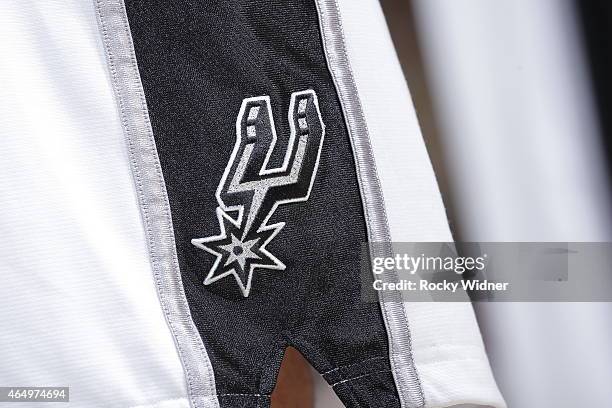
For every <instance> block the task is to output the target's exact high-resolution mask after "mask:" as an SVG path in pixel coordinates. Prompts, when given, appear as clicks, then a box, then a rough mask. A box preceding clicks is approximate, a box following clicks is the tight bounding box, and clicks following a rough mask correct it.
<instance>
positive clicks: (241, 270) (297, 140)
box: [191, 90, 325, 297]
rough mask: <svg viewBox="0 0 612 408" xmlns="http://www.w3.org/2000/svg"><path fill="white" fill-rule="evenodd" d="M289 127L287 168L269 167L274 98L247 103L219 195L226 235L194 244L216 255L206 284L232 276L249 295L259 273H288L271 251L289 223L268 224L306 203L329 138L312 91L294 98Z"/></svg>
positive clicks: (272, 151) (273, 145) (273, 144)
mask: <svg viewBox="0 0 612 408" xmlns="http://www.w3.org/2000/svg"><path fill="white" fill-rule="evenodd" d="M289 127H290V130H291V132H290V135H289V141H288V143H287V146H286V149H285V154H284V157H283V159H282V164H281V165H280V166H279V167H274V168H270V165H269V162H270V160H271V157H272V155H273V154H277V153H275V152H276V150H275V149H277V146H276V141H277V135H276V128H275V125H274V119H273V116H272V107H271V105H270V98H269V97H268V96H258V97H255V98H246V99H244V100H243V101H242V106H241V108H240V113H239V114H238V118H237V120H236V144H235V145H234V150H233V151H232V155H231V157H230V159H229V162H228V164H227V167H226V168H225V172H224V173H223V176H222V178H221V181H220V182H219V186H218V188H217V192H216V198H217V202H218V204H219V206H218V207H217V210H216V211H217V218H218V220H219V227H220V229H221V233H220V234H219V235H216V236H212V237H207V238H196V239H192V240H191V242H192V244H193V245H195V246H196V247H198V248H201V249H203V250H204V251H206V252H209V253H210V254H212V255H215V256H216V257H217V258H216V260H215V262H214V264H213V266H212V268H211V270H210V271H209V272H208V275H207V276H206V278H205V279H204V284H205V285H210V284H211V283H214V282H216V281H218V280H219V279H222V278H224V277H227V276H229V275H232V276H233V277H234V279H235V280H236V283H237V284H238V287H239V288H240V291H241V292H242V295H243V296H244V297H247V296H249V293H250V291H251V281H252V279H253V272H254V271H255V270H256V269H275V270H284V269H285V265H284V264H283V263H282V262H281V261H280V260H279V259H277V258H276V257H275V256H274V255H272V254H271V253H270V252H269V251H268V250H267V249H266V246H267V245H268V244H269V243H270V241H272V240H273V239H274V237H275V236H276V235H277V234H279V233H280V231H281V230H282V228H283V227H284V225H285V223H284V222H278V223H276V224H270V225H268V222H269V220H270V218H271V217H272V215H273V214H274V211H275V210H276V208H277V207H278V206H280V205H287V204H291V203H296V202H299V201H306V200H308V197H309V195H310V191H311V189H312V185H313V183H314V180H315V177H316V174H317V168H318V166H319V158H320V155H321V148H322V147H323V139H324V137H325V125H324V124H323V120H322V119H321V112H320V110H319V104H318V100H317V95H316V93H315V92H314V91H313V90H306V91H302V92H295V93H293V94H292V95H291V101H290V105H289ZM230 214H233V216H232V215H230Z"/></svg>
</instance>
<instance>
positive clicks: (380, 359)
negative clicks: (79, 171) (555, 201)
mask: <svg viewBox="0 0 612 408" xmlns="http://www.w3.org/2000/svg"><path fill="white" fill-rule="evenodd" d="M126 7H127V11H128V17H129V23H130V29H131V32H132V37H133V40H134V46H135V49H136V56H137V60H138V67H139V70H140V74H141V78H142V82H143V87H144V90H145V95H146V100H147V105H148V109H149V115H150V118H151V123H152V127H153V132H154V136H155V141H156V144H157V149H158V152H159V157H160V161H161V164H162V170H163V175H164V179H165V183H166V187H167V190H168V195H169V200H170V207H171V211H172V219H173V224H174V231H175V238H176V246H177V252H178V258H179V264H180V268H181V273H182V278H183V284H184V287H185V292H186V296H187V299H188V302H189V306H190V309H191V313H192V316H193V319H194V321H195V323H196V326H197V327H198V330H199V331H200V334H201V335H202V339H203V341H204V344H205V346H206V349H207V351H208V354H209V356H210V358H211V361H212V365H213V369H214V372H215V381H216V387H217V393H218V395H219V400H220V403H221V406H222V407H240V408H247V407H267V406H268V405H269V395H270V393H271V392H272V390H273V388H274V385H275V381H276V375H277V372H278V369H279V365H280V362H281V360H282V357H283V353H284V349H285V348H286V347H287V346H288V345H291V346H293V347H295V348H296V349H298V350H299V351H300V352H301V353H302V354H303V355H304V356H305V357H306V358H307V359H308V360H309V361H310V362H311V364H312V365H313V366H314V367H315V368H316V369H317V370H318V371H319V372H320V373H322V374H324V378H325V379H326V380H327V381H328V382H329V383H330V384H331V385H333V388H334V390H335V391H336V392H337V393H338V395H339V396H340V398H341V399H342V401H343V402H344V403H345V404H346V405H347V406H349V407H362V408H365V407H385V408H393V407H399V401H398V398H397V392H396V389H395V386H394V383H393V378H392V376H391V372H390V367H389V361H388V345H387V336H386V332H385V328H384V323H383V320H382V316H381V311H380V306H379V305H378V304H377V303H366V302H362V301H361V299H360V284H361V278H360V265H359V263H360V249H361V243H363V242H365V241H366V239H367V237H366V227H365V220H364V213H363V209H362V204H361V197H360V193H359V187H358V184H357V176H356V170H355V163H354V160H353V156H352V150H351V146H350V140H349V137H348V134H347V130H346V127H345V124H344V120H343V116H342V111H341V107H340V103H339V100H338V97H337V95H336V92H335V89H334V85H333V82H332V79H331V76H330V73H329V71H328V67H327V65H326V61H325V56H324V52H323V47H322V43H321V38H320V33H319V25H318V19H317V12H316V8H315V4H314V1H306V0H283V1H267V0H265V1H264V0H251V1H238V0H206V1H185V0H177V1H161V0H158V1H146V2H141V1H136V0H127V1H126ZM308 89H312V90H314V91H315V92H316V94H317V96H318V102H319V106H320V110H321V117H322V120H323V122H324V123H325V126H326V134H325V140H324V142H323V147H322V150H321V157H320V163H319V166H318V173H317V175H316V178H315V180H314V184H313V187H312V191H311V194H310V197H309V199H308V200H307V201H302V202H297V203H292V204H288V205H281V206H279V207H278V209H277V210H276V212H275V213H274V215H273V216H272V218H271V220H270V222H271V223H275V222H285V223H286V225H285V226H284V228H283V229H282V230H281V231H280V232H279V233H278V235H277V236H276V237H275V238H274V239H273V240H272V241H271V242H270V244H269V245H268V247H267V249H268V250H269V251H270V253H272V254H274V256H276V257H277V258H278V259H279V260H281V261H282V262H283V263H284V264H285V265H286V269H285V270H255V271H254V274H253V281H252V288H251V292H250V294H249V296H248V297H243V296H242V294H241V293H240V291H239V290H238V286H237V284H236V281H235V280H234V278H233V277H232V276H227V277H225V278H223V279H220V280H219V281H217V282H214V283H212V284H210V285H207V286H205V285H204V284H203V281H204V279H205V277H206V276H207V274H208V272H209V271H210V269H211V267H212V266H213V263H214V261H215V256H213V255H211V254H210V253H207V252H205V251H202V250H201V249H199V248H196V247H195V246H194V245H192V244H191V242H190V241H191V240H192V239H194V238H202V237H209V236H213V235H218V234H219V233H220V226H219V222H218V220H217V216H216V213H215V210H216V208H217V206H218V203H217V200H216V198H215V192H216V189H217V186H218V185H219V183H220V180H221V178H222V175H223V172H224V169H225V167H226V165H227V163H228V160H229V158H230V155H231V153H232V149H233V147H234V143H235V141H236V119H237V117H238V114H239V110H240V106H241V103H242V101H243V100H244V99H245V98H249V97H257V96H263V95H268V96H269V97H270V101H271V106H272V113H273V117H274V121H275V123H276V129H277V133H278V146H281V147H282V146H285V145H286V144H287V140H288V135H289V133H290V132H289V123H288V117H287V113H288V111H289V103H290V97H291V94H292V93H293V92H298V91H304V90H308ZM283 153H284V149H283V148H280V149H277V150H276V151H275V153H274V154H273V155H272V157H271V160H270V163H271V164H272V165H278V164H279V163H280V162H281V160H282V156H283Z"/></svg>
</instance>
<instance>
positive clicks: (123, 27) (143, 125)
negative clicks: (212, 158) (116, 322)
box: [94, 0, 219, 408]
mask: <svg viewBox="0 0 612 408" xmlns="http://www.w3.org/2000/svg"><path fill="white" fill-rule="evenodd" d="M94 2H95V7H96V11H97V15H98V23H99V26H100V30H101V35H102V41H103V43H104V48H105V51H106V58H107V62H108V66H109V70H110V75H111V80H112V84H113V89H114V93H115V97H116V99H117V104H118V107H119V111H120V114H121V123H122V125H123V129H124V132H125V137H126V140H127V145H128V154H129V158H130V162H131V167H132V173H133V176H134V182H135V184H136V191H137V195H138V200H139V203H140V209H141V213H142V219H143V223H144V227H145V233H146V238H147V243H148V249H149V256H150V258H151V266H152V269H153V274H154V278H155V284H156V286H157V291H158V294H159V299H160V303H161V306H162V309H163V311H164V313H165V315H166V320H167V321H168V325H169V326H170V330H171V332H172V334H173V336H174V341H175V343H176V347H177V349H178V352H179V355H180V358H181V361H182V363H183V367H184V369H185V376H186V381H187V389H188V392H189V397H190V400H191V404H192V406H193V407H194V408H218V407H219V401H218V400H217V396H216V390H215V378H214V373H213V370H212V365H211V363H210V360H209V358H208V355H207V354H206V349H205V348H204V344H203V343H202V339H201V338H200V335H199V334H198V331H197V329H196V327H195V325H194V324H193V321H192V320H191V315H190V312H189V306H188V305H187V299H186V298H185V293H184V292H183V284H182V281H181V273H180V271H179V266H178V260H177V257H176V248H175V243H174V230H173V228H172V219H171V218H170V205H169V203H168V196H167V193H166V187H165V184H164V179H163V175H162V172H161V167H160V164H159V158H158V156H157V150H156V148H155V140H154V139H153V130H152V129H151V124H150V122H149V114H148V111H147V105H146V102H145V97H144V91H143V89H142V84H141V83H140V75H139V73H138V66H137V64H136V55H135V52H134V46H133V43H132V36H131V34H130V28H129V25H128V19H127V14H126V11H125V5H124V3H123V0H94Z"/></svg>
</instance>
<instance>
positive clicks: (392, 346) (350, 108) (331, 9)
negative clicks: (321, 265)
mask: <svg viewBox="0 0 612 408" xmlns="http://www.w3.org/2000/svg"><path fill="white" fill-rule="evenodd" d="M316 4H317V10H318V12H319V20H320V24H321V35H322V37H323V47H324V49H325V56H326V58H327V64H328V65H329V69H330V71H331V73H332V77H333V79H334V83H335V85H336V90H337V92H338V95H339V97H340V101H341V104H342V110H343V113H344V117H345V120H346V125H347V128H348V132H349V135H350V139H351V144H352V148H353V154H354V156H355V164H356V167H357V177H358V180H359V184H360V189H361V198H362V202H363V207H364V213H365V218H366V224H367V229H368V239H369V241H370V242H371V243H380V244H378V245H376V247H377V250H376V256H381V254H380V252H379V250H380V249H382V250H383V251H384V253H385V254H386V255H391V254H392V252H393V251H392V246H391V236H390V233H389V226H388V223H387V215H386V213H385V203H384V200H383V195H382V192H381V189H380V182H379V180H378V174H377V172H376V164H375V162H374V156H373V155H372V148H371V146H370V138H369V134H368V127H367V124H366V121H365V119H364V115H363V110H362V107H361V102H360V100H359V96H358V94H357V86H356V84H355V80H354V78H353V74H352V71H351V67H350V63H349V59H348V56H347V51H346V45H345V43H344V33H343V29H342V20H341V16H340V11H339V9H338V5H337V3H336V0H316ZM373 251H374V250H372V252H373ZM372 257H374V254H373V253H372ZM386 273H388V274H387V275H386V276H381V277H380V278H381V279H383V280H385V281H387V282H394V281H397V273H396V272H395V271H390V272H386ZM380 293H381V292H379V294H380ZM384 296H385V299H384V302H383V299H382V295H381V298H380V304H381V309H382V314H383V318H384V321H385V326H386V328H387V334H388V337H389V358H390V362H391V369H392V372H393V378H394V379H395V385H396V387H397V391H398V394H399V398H400V401H401V405H402V407H404V408H419V407H424V406H425V399H424V396H423V390H422V387H421V383H420V380H419V377H418V374H417V371H416V368H415V366H414V361H413V358H412V344H411V338H410V329H409V326H408V319H407V317H406V312H405V310H404V305H403V303H402V297H401V294H400V293H399V292H395V291H392V292H387V293H386V294H385V295H384Z"/></svg>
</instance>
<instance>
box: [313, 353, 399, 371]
mask: <svg viewBox="0 0 612 408" xmlns="http://www.w3.org/2000/svg"><path fill="white" fill-rule="evenodd" d="M387 358H388V357H382V356H381V357H372V358H367V359H365V360H362V361H358V362H357V363H353V364H347V365H343V366H339V367H336V368H332V369H331V370H328V371H326V372H324V373H321V375H326V374H330V373H333V372H335V371H338V370H340V369H342V368H348V367H353V366H356V365H360V364H363V363H366V362H368V361H372V360H382V359H387Z"/></svg>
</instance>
